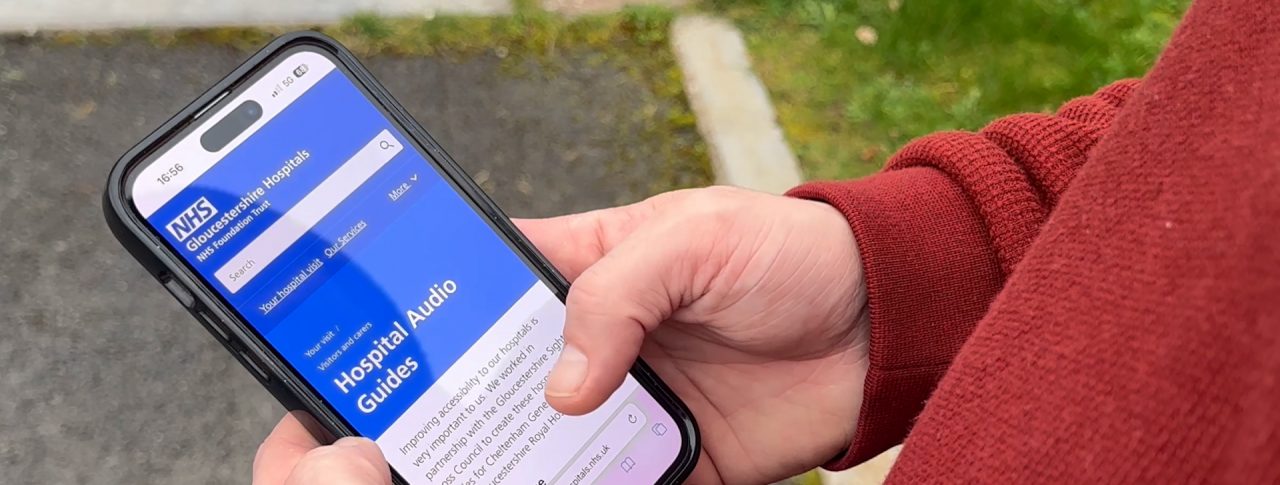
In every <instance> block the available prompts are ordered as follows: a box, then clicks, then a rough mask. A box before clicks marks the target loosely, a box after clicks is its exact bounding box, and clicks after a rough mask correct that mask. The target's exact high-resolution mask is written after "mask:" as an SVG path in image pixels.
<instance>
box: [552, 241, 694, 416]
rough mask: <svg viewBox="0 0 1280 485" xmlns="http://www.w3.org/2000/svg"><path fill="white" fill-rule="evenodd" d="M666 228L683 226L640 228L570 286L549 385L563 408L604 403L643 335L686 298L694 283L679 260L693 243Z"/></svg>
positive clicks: (583, 409)
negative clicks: (678, 238)
mask: <svg viewBox="0 0 1280 485" xmlns="http://www.w3.org/2000/svg"><path fill="white" fill-rule="evenodd" d="M661 225H662V226H668V225H667V224H661ZM684 231H686V232H687V228H686V229H684ZM664 234H671V235H677V234H681V233H679V232H672V231H671V230H669V229H668V228H666V227H654V226H653V225H644V226H641V227H640V228H637V229H636V230H635V231H634V232H633V233H632V234H631V237H629V238H627V239H626V240H625V241H623V242H622V243H621V244H619V245H618V246H616V247H614V249H613V250H612V251H610V252H609V253H608V254H606V255H605V256H604V257H603V258H600V260H599V261H598V262H596V263H595V264H594V265H592V266H591V267H589V268H587V269H586V271H584V272H583V273H582V274H581V275H580V276H579V277H578V279H577V280H576V281H574V283H573V285H572V286H571V287H570V288H569V296H568V299H567V301H566V305H567V309H566V317H565V328H564V338H565V347H564V350H563V351H562V352H561V354H560V359H559V361H558V362H557V363H556V366H555V367H554V368H553V369H552V371H551V376H550V377H549V378H548V380H547V388H546V396H547V401H548V402H549V403H550V404H551V405H552V406H553V407H555V408H556V409H557V410H559V411H560V412H563V413H565V414H569V415H579V414H585V413H588V412H591V411H592V410H594V409H596V408H597V407H599V406H600V404H602V403H604V401H605V400H606V399H608V398H609V396H610V395H612V394H613V392H614V391H615V390H617V389H618V386H620V385H621V384H622V382H623V379H624V378H625V377H626V376H627V372H628V371H629V370H630V369H631V366H632V365H633V364H634V363H635V360H636V358H637V357H638V356H639V354H640V346H641V344H642V343H643V342H644V338H645V334H646V333H647V332H649V331H652V330H653V329H655V328H657V326H658V325H659V324H660V323H661V322H663V321H665V320H666V319H667V318H669V317H670V316H671V314H672V313H673V312H675V310H676V309H677V308H678V305H679V304H680V302H681V301H687V300H685V298H686V295H688V294H690V293H691V292H690V288H689V287H690V286H691V285H690V284H688V283H687V282H688V281H690V278H688V277H687V275H686V274H683V273H685V272H687V271H688V268H690V267H691V265H688V264H683V261H688V259H686V257H685V255H687V254H690V249H691V248H696V245H694V244H689V243H688V242H687V241H675V240H673V239H674V238H668V237H661V236H663V235H664ZM663 241H665V242H666V244H659V242H663Z"/></svg>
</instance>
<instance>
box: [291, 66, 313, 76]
mask: <svg viewBox="0 0 1280 485" xmlns="http://www.w3.org/2000/svg"><path fill="white" fill-rule="evenodd" d="M310 70H311V69H310V68H308V67H307V65H306V64H299V65H298V67H296V68H294V69H293V76H294V77H302V75H303V74H306V73H307V71H310Z"/></svg>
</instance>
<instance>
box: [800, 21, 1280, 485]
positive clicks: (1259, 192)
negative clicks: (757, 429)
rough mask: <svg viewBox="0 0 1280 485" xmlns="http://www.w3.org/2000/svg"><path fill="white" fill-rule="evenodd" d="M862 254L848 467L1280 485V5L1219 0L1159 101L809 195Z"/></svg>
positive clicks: (1002, 127)
mask: <svg viewBox="0 0 1280 485" xmlns="http://www.w3.org/2000/svg"><path fill="white" fill-rule="evenodd" d="M792 194H793V195H796V196H800V197H806V198H812V199H817V200H822V201H825V202H827V203H830V204H831V205H833V206H835V207H836V208H838V209H839V210H840V211H842V212H843V213H844V214H845V216H847V218H848V220H849V222H850V224H851V225H852V227H853V231H854V233H855V235H856V237H857V240H858V243H859V248H860V250H861V252H862V257H863V258H864V263H865V265H866V274H867V286H868V291H869V296H870V302H869V308H870V312H871V325H872V329H871V370H870V373H869V374H868V376H867V380H866V397H865V400H864V402H863V405H862V411H861V416H860V418H859V421H858V426H857V435H856V437H855V441H854V443H853V444H852V445H851V447H850V448H849V450H848V453H847V454H846V455H845V456H843V457H840V458H838V459H837V460H836V461H835V462H833V463H832V464H831V466H832V467H834V468H842V467H847V466H850V465H853V464H856V463H858V462H860V461H863V460H865V459H867V458H870V457H872V456H874V455H875V454H877V453H879V452H880V451H882V450H884V449H885V448H887V447H889V446H892V445H894V444H896V443H899V442H900V441H902V440H903V439H904V437H905V439H906V445H905V447H904V448H903V451H902V454H901V456H900V457H899V460H898V462H897V464H896V465H895V467H894V469H893V471H892V472H891V474H890V477H889V482H891V483H977V482H999V483H1030V482H1041V483H1043V482H1049V483H1120V482H1123V483H1160V484H1164V483H1205V482H1214V483H1280V1H1275V0H1202V1H1199V2H1197V3H1196V4H1195V5H1194V6H1193V7H1192V8H1191V10H1190V12H1188V14H1187V16H1186V18H1185V19H1184V22H1183V25H1182V26H1181V27H1180V28H1179V30H1178V32H1177V33H1176V34H1175V36H1174V38H1173V40H1172V41H1171V42H1170V45H1169V47H1168V49H1167V50H1166V52H1165V53H1164V54H1163V56H1162V57H1161V59H1160V61H1159V62H1158V63H1157V65H1156V67H1155V68H1154V69H1153V70H1152V71H1151V73H1150V74H1149V75H1148V76H1147V77H1146V79H1145V80H1144V81H1143V82H1142V85H1141V86H1139V85H1138V83H1137V82H1132V81H1126V82H1120V83H1116V84H1113V85H1111V86H1109V87H1106V88H1103V89H1102V90H1100V91H1098V92H1097V93H1096V94H1094V95H1093V96H1088V97H1084V98H1080V99H1076V100H1073V101H1071V102H1069V103H1067V104H1066V105H1065V106H1063V107H1062V108H1061V109H1060V110H1059V111H1058V112H1057V114H1055V115H1039V114H1032V115H1019V116H1013V117H1009V118H1005V119H1002V120H999V121H997V122H995V123H993V124H991V125H990V126H988V127H987V128H986V129H984V130H982V131H981V132H980V133H943V134H937V135H933V136H929V137H926V138H923V139H920V140H917V141H915V142H913V143H911V144H910V145H909V146H907V147H906V148H905V149H903V150H902V152H901V153H898V154H897V155H896V156H895V157H894V158H893V159H892V160H891V161H890V162H889V164H888V167H887V168H886V169H885V171H884V172H883V173H880V174H878V175H875V176H873V177H869V178H866V179H862V180H856V181H851V182H819V183H812V184H808V185H804V186H801V187H799V188H797V189H795V190H794V191H792Z"/></svg>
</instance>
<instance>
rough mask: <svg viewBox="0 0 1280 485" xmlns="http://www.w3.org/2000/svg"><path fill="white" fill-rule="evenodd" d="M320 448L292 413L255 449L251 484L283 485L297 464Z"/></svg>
mask: <svg viewBox="0 0 1280 485" xmlns="http://www.w3.org/2000/svg"><path fill="white" fill-rule="evenodd" d="M320 445H321V443H320V441H319V440H317V439H316V438H315V437H314V436H312V435H311V432H309V431H307V428H306V427H305V426H303V425H302V422H301V421H300V420H299V419H298V417H297V416H296V415H295V414H294V413H289V414H286V415H284V417H283V418H281V419H280V422H279V423H278V424H276V427H275V428H274V429H272V430H271V434H269V435H267V438H266V439H264V440H262V445H260V446H258V454H257V456H256V457H254V459H253V483H254V484H255V485H278V484H283V483H284V482H285V480H286V479H288V478H289V473H291V472H292V471H293V468H294V466H296V465H297V464H298V461H299V460H302V457H303V456H304V455H306V454H307V452H308V451H311V450H312V449H315V448H317V447H319V446H320Z"/></svg>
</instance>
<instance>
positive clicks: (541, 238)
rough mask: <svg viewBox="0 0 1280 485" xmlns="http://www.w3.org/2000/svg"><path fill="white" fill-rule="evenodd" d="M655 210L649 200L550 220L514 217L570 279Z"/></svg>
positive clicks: (517, 224)
mask: <svg viewBox="0 0 1280 485" xmlns="http://www.w3.org/2000/svg"><path fill="white" fill-rule="evenodd" d="M652 212H653V207H652V204H651V203H650V202H649V201H647V200H646V201H643V202H637V203H635V204H631V205H624V206H620V207H611V208H608V209H599V210H593V211H590V212H582V213H578V214H570V215H567V216H559V217H551V218H547V219H512V220H511V222H513V223H515V225H516V227H517V228H519V229H520V232H522V233H524V235H525V237H527V238H529V242H531V243H533V245H534V246H535V247H537V248H538V251H539V252H541V253H542V255H543V256H546V258H547V259H548V260H549V261H551V264H553V265H555V267H556V269H558V270H560V273H561V274H563V275H564V277H565V278H566V279H568V280H569V281H573V280H576V279H578V276H579V275H581V274H582V272H583V271H586V270H587V268H589V267H591V265H593V264H595V263H596V261H599V260H600V258H601V257H602V256H604V255H605V253H608V252H609V251H610V250H611V249H612V248H613V247H614V246H615V245H617V244H619V243H621V242H622V241H623V240H624V239H626V238H627V236H628V235H630V234H631V231H632V230H634V229H635V228H636V227H638V226H639V225H640V224H642V223H643V222H644V221H645V220H646V219H647V218H648V217H649V215H650V214H651V213H652Z"/></svg>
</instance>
